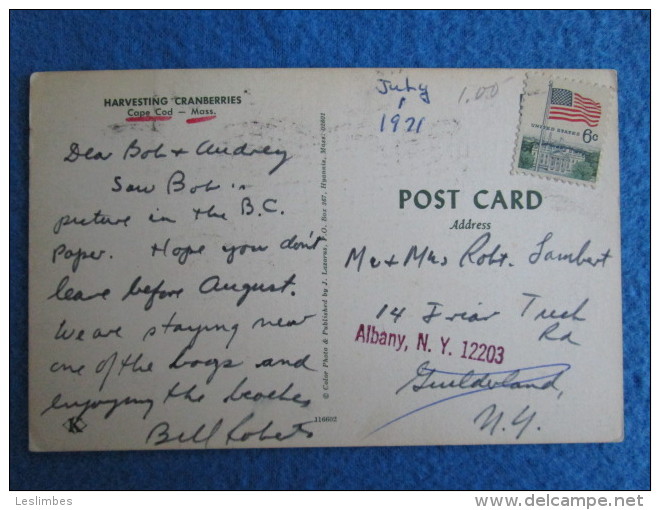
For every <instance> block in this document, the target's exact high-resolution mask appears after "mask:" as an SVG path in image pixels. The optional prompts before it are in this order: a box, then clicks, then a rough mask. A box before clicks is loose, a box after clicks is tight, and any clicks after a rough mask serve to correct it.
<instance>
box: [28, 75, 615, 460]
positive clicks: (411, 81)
mask: <svg viewBox="0 0 660 510" xmlns="http://www.w3.org/2000/svg"><path fill="white" fill-rule="evenodd" d="M616 87H617V83H616V74H615V73H614V72H612V71H604V70H592V71H585V70H582V71H580V70H441V69H437V70H432V69H359V70H357V69H351V70H348V69H311V70H276V69H269V70H179V71H112V72H111V71H106V72H76V73H37V74H35V75H33V77H32V80H31V107H30V128H31V130H30V267H29V271H30V272H29V300H30V309H29V362H30V366H29V372H30V373H29V382H30V385H29V386H30V388H29V399H30V406H29V408H30V417H29V418H30V447H31V449H32V450H35V451H66V450H126V449H167V448H262V447H263V448H270V447H312V446H370V445H415V444H419V445H423V444H488V443H558V442H605V441H618V440H621V439H622V437H623V385H622V368H623V367H622V330H621V279H620V267H621V265H620V258H621V250H620V228H619V162H618V133H617V100H616V99H617V89H616Z"/></svg>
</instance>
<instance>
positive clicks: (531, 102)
mask: <svg viewBox="0 0 660 510" xmlns="http://www.w3.org/2000/svg"><path fill="white" fill-rule="evenodd" d="M611 104H612V92H611V90H610V89H609V88H607V87H604V86H602V85H597V84H593V83H587V82H582V81H575V80H571V79H567V78H562V77H560V76H554V75H549V74H546V73H540V72H535V73H529V74H528V75H527V80H526V82H525V89H524V92H523V97H522V104H521V108H520V124H519V126H518V139H517V142H516V149H515V152H514V162H513V173H523V174H528V175H536V176H542V177H546V178H550V179H555V180H561V181H565V182H574V183H579V184H586V185H591V186H593V185H595V184H596V183H597V181H598V176H599V171H600V168H601V153H602V149H603V143H604V141H605V135H606V132H605V131H606V130H605V129H604V126H606V125H607V124H606V123H607V121H608V118H609V117H610V114H611Z"/></svg>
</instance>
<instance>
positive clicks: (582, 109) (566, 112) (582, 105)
mask: <svg viewBox="0 0 660 510" xmlns="http://www.w3.org/2000/svg"><path fill="white" fill-rule="evenodd" d="M600 114H601V107H600V103H598V102H596V101H594V100H593V99H589V98H588V97H584V96H581V95H580V94H578V93H577V92H572V91H570V90H568V89H557V88H553V89H552V93H551V96H550V110H549V111H548V119H554V120H566V121H568V122H584V123H585V124H586V125H587V126H589V127H596V126H597V125H598V121H599V120H600Z"/></svg>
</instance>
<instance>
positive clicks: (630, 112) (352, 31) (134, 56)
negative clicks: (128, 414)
mask: <svg viewBox="0 0 660 510" xmlns="http://www.w3.org/2000/svg"><path fill="white" fill-rule="evenodd" d="M650 17H651V16H650V12H647V11H642V12H640V11H634V12H630V11H624V12H621V11H588V12H571V11H541V12H536V11H521V12H499V11H498V12H488V11H486V12H481V11H467V12H465V11H452V12H442V11H434V12H425V11H413V12H400V11H388V12H379V11H369V12H362V11H356V12H299V11H294V12H287V11H277V12H262V11H260V12H250V11H242V12H232V11H220V12H218V11H216V12H203V11H192V12H171V11H170V12H139V11H132V12H114V11H111V12H92V11H85V12H61V11H45V12H44V11H36V12H28V11H13V12H11V14H10V105H11V107H10V108H11V114H10V115H11V118H10V176H9V186H10V246H11V257H10V265H9V271H10V343H9V355H10V388H11V389H10V489H14V490H18V489H22V490H34V489H40V490H55V489H84V490H93V489H210V488H215V489H265V488H272V489H276V488H279V489H372V488H373V489H375V488H380V489H398V488H407V489H422V488H423V489H497V488H499V489H528V490H532V489H535V490H539V489H648V488H650V450H649V447H650V361H649V355H650V297H649V294H650V292H649V290H650V240H649V237H650V110H649V103H650V23H651V20H650ZM216 67H517V68H610V69H616V70H617V71H618V73H619V107H620V123H619V129H620V140H621V219H622V243H623V246H622V251H623V307H624V351H625V352H624V354H625V361H624V363H625V397H626V405H625V418H626V439H625V441H624V442H622V443H620V444H580V445H538V446H472V447H457V446H452V447H443V446H431V447H403V448H361V449H360V448H335V449H279V450H237V451H219V450H216V451H181V452H174V451H169V452H110V453H65V454H61V453H57V454H34V453H29V452H28V450H27V444H28V441H27V439H28V431H27V384H28V375H27V299H28V298H27V277H28V275H27V253H28V238H27V232H28V92H29V77H30V73H32V72H34V71H60V70H61V71H68V70H90V69H137V68H216ZM612 206H614V204H613V205H612ZM594 361H596V360H594Z"/></svg>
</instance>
